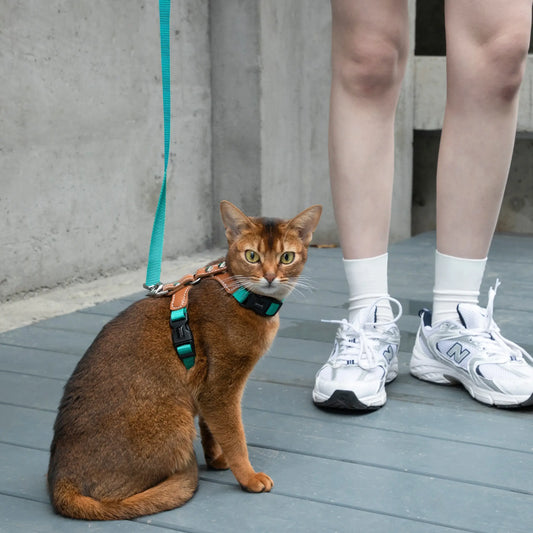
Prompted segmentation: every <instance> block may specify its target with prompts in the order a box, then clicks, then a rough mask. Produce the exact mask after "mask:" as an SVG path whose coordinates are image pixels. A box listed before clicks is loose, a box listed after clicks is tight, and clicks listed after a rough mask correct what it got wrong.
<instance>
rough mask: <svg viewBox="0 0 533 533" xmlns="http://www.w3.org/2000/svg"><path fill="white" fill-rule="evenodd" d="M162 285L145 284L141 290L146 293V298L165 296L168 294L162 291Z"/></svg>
mask: <svg viewBox="0 0 533 533" xmlns="http://www.w3.org/2000/svg"><path fill="white" fill-rule="evenodd" d="M164 287H165V286H164V285H163V284H162V283H161V282H159V283H155V284H154V285H146V283H144V284H143V288H145V289H146V290H147V291H148V296H154V297H157V296H165V295H166V294H168V291H167V290H165V289H164Z"/></svg>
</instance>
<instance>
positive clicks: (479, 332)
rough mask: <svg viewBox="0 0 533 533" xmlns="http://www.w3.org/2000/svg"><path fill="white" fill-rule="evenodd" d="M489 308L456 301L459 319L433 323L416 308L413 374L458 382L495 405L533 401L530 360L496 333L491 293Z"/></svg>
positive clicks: (492, 293)
mask: <svg viewBox="0 0 533 533" xmlns="http://www.w3.org/2000/svg"><path fill="white" fill-rule="evenodd" d="M499 284H500V283H499V281H496V285H495V287H494V288H491V289H490V290H489V298H488V304H487V308H486V309H483V308H482V307H479V306H478V305H475V304H466V303H464V304H459V305H458V306H457V313H458V318H459V320H460V322H457V323H456V322H449V321H443V322H439V323H437V324H434V325H432V324H431V313H430V312H429V311H427V310H425V309H423V310H422V311H420V313H419V315H420V319H421V322H420V327H419V330H418V334H417V337H416V341H415V346H414V348H413V356H412V357H411V363H410V368H411V374H413V375H414V376H415V377H417V378H419V379H422V380H425V381H431V382H433V383H441V384H447V385H450V384H457V383H460V384H462V385H463V386H464V388H465V389H466V390H467V391H468V392H469V393H470V395H471V396H472V397H473V398H475V399H476V400H478V401H480V402H482V403H485V404H489V405H495V406H499V407H520V406H528V405H533V358H532V357H531V356H530V355H529V354H528V353H527V352H526V351H525V350H523V349H522V348H521V347H520V346H518V345H517V344H515V343H514V342H511V341H509V340H508V339H506V338H505V337H503V336H502V334H501V333H500V329H499V328H498V326H497V325H496V323H495V322H494V318H493V308H494V297H495V296H496V290H497V289H498V286H499Z"/></svg>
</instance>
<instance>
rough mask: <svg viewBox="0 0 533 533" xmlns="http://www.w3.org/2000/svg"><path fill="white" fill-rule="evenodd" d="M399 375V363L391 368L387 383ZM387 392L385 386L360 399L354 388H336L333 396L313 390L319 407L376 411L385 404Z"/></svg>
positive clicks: (314, 400) (314, 398)
mask: <svg viewBox="0 0 533 533" xmlns="http://www.w3.org/2000/svg"><path fill="white" fill-rule="evenodd" d="M397 376H398V364H397V363H396V366H394V364H393V366H392V367H390V368H389V373H388V375H387V379H386V381H385V383H386V384H387V383H390V382H391V381H393V380H394V379H396V377H397ZM386 401H387V393H386V391H385V388H383V390H382V391H381V392H380V393H378V394H376V395H374V396H368V397H366V398H361V399H359V398H358V397H357V395H356V394H355V392H354V391H352V390H342V389H338V390H336V391H335V392H334V393H333V394H332V395H331V396H326V395H324V394H322V393H320V392H318V391H317V390H313V403H314V404H315V405H316V406H317V407H321V408H326V409H337V410H343V411H375V410H376V409H379V408H380V407H383V406H384V405H385V402H386Z"/></svg>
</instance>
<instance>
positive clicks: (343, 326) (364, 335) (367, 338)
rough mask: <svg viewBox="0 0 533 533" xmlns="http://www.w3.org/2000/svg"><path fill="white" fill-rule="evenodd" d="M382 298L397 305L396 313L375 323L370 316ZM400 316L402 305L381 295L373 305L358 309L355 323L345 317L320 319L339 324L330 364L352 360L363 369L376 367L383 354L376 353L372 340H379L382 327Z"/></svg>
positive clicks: (390, 323) (339, 363) (342, 363)
mask: <svg viewBox="0 0 533 533" xmlns="http://www.w3.org/2000/svg"><path fill="white" fill-rule="evenodd" d="M382 300H388V301H389V302H392V303H394V304H395V305H397V306H398V313H397V314H396V315H395V316H394V317H393V319H392V320H388V321H386V322H379V323H376V322H374V320H371V318H372V315H373V311H374V309H375V308H376V305H377V303H378V302H380V301H382ZM401 316H402V305H401V304H400V302H399V301H398V300H396V298H392V297H391V296H382V297H381V298H378V299H377V300H376V301H375V302H374V304H373V305H371V306H369V307H367V308H366V309H362V310H361V311H360V314H359V316H358V321H357V323H356V324H352V323H351V322H348V320H346V319H345V318H343V319H342V320H322V322H327V323H331V324H339V325H340V327H339V329H338V330H337V343H338V345H339V350H338V353H337V356H336V358H335V360H334V361H333V364H332V366H333V367H334V368H339V367H340V366H343V365H345V364H346V362H348V361H352V360H353V361H354V362H355V363H356V364H357V365H358V366H359V367H361V368H362V369H364V370H371V369H372V368H376V367H377V366H378V365H379V362H380V360H381V359H382V358H383V356H382V354H378V353H376V350H375V349H374V343H373V342H372V341H378V340H380V339H381V338H382V336H383V331H384V329H385V328H386V327H387V326H391V325H392V324H395V323H396V322H398V320H399V319H400V317H401Z"/></svg>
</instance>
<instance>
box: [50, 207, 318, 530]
mask: <svg viewBox="0 0 533 533" xmlns="http://www.w3.org/2000/svg"><path fill="white" fill-rule="evenodd" d="M220 210H221V214H222V220H223V222H224V226H225V228H226V237H227V239H228V244H229V249H228V253H227V257H226V258H225V261H226V264H227V270H228V272H229V274H230V276H231V277H230V278H229V279H230V280H231V282H232V283H233V284H236V285H239V286H241V287H245V288H246V289H248V290H249V291H251V292H252V293H255V294H259V295H264V296H268V297H271V298H274V299H276V300H283V298H285V297H286V296H287V295H288V294H289V292H290V291H291V290H292V289H293V288H294V286H295V284H296V282H297V278H298V276H299V274H300V272H301V271H302V268H303V266H304V263H305V261H306V259H307V248H308V245H309V242H310V241H311V236H312V233H313V231H314V230H315V228H316V225H317V223H318V220H319V218H320V214H321V211H322V208H321V206H318V205H315V206H312V207H309V208H308V209H306V210H305V211H303V212H302V213H300V214H299V215H298V216H296V217H294V218H293V219H292V220H289V221H283V220H278V219H268V218H251V217H248V216H246V215H245V214H244V213H243V212H242V211H240V210H239V209H237V208H236V207H235V206H234V205H232V204H231V203H229V202H226V201H223V202H221V205H220ZM213 264H215V263H213ZM241 290H242V289H241ZM188 297H189V301H188V306H187V309H188V316H189V325H190V329H191V331H192V334H193V338H194V346H195V348H196V360H195V363H194V366H192V368H190V369H189V370H187V369H186V367H185V366H184V364H183V363H182V361H181V360H180V358H179V357H178V356H177V354H176V350H175V349H174V346H173V342H172V338H171V329H170V327H169V316H170V307H169V302H170V298H168V297H161V298H144V299H143V300H140V301H138V302H136V303H134V304H133V305H131V306H130V307H129V308H128V309H126V310H125V311H124V312H122V313H121V314H120V315H119V316H117V317H116V318H115V319H113V320H112V321H111V322H109V323H108V324H107V325H106V326H104V328H103V329H102V331H101V332H100V333H99V335H98V336H97V337H96V339H95V341H94V342H93V344H92V345H91V346H90V347H89V349H88V350H87V352H86V353H85V355H84V356H83V358H82V359H81V360H80V362H79V363H78V366H77V367H76V369H75V370H74V373H73V374H72V376H71V378H70V379H69V381H68V383H67V384H66V386H65V391H64V395H63V398H62V400H61V403H60V406H59V412H58V415H57V419H56V422H55V425H54V438H53V441H52V445H51V456H50V465H49V470H48V486H49V490H50V495H51V500H52V504H53V506H54V508H55V510H56V511H57V512H58V513H61V514H63V515H65V516H69V517H72V518H80V519H87V520H112V519H128V518H134V517H138V516H141V515H146V514H152V513H156V512H159V511H164V510H168V509H172V508H174V507H178V506H180V505H183V504H184V503H185V502H186V501H187V500H189V499H190V498H191V497H192V496H193V494H194V492H195V490H196V487H197V484H198V466H197V463H196V458H195V454H194V450H193V441H194V438H195V436H196V431H195V426H194V417H195V415H197V414H198V415H199V417H200V418H199V425H200V432H201V437H202V446H203V449H204V454H205V460H206V463H207V465H208V466H209V467H211V468H214V469H227V468H231V471H232V472H233V474H234V475H235V477H236V479H237V481H238V482H239V483H240V485H241V487H242V488H243V489H245V490H247V491H250V492H263V491H270V489H271V488H272V486H273V483H272V480H271V479H270V477H269V476H267V475H266V474H264V473H262V472H255V471H254V469H253V468H252V466H251V464H250V461H249V459H248V450H247V446H246V440H245V436H244V430H243V425H242V420H241V407H240V403H241V397H242V393H243V390H244V385H245V382H246V379H247V377H248V375H249V374H250V372H251V370H252V368H253V367H254V365H255V364H256V363H257V361H258V360H259V359H260V357H261V356H262V355H263V354H264V353H265V352H266V351H267V349H268V348H269V346H270V344H271V343H272V341H273V339H274V336H275V335H276V332H277V330H278V326H279V316H278V315H277V314H276V315H274V316H261V315H259V314H256V313H255V312H254V311H253V310H251V309H247V308H245V307H243V306H241V304H240V303H239V302H238V301H237V299H236V298H234V297H232V296H231V295H230V294H228V293H227V292H226V291H225V290H224V288H223V287H222V286H221V284H220V283H219V282H218V281H216V280H215V279H214V278H213V277H211V278H210V277H206V278H204V279H202V280H201V282H200V283H197V284H194V285H192V286H190V291H189V296H188Z"/></svg>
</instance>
